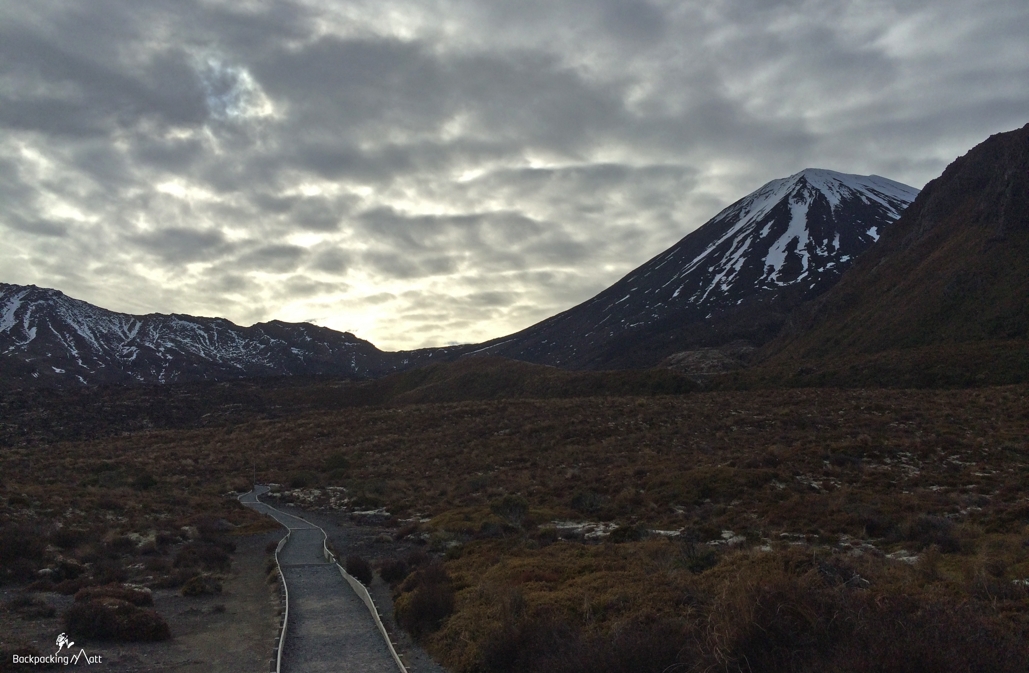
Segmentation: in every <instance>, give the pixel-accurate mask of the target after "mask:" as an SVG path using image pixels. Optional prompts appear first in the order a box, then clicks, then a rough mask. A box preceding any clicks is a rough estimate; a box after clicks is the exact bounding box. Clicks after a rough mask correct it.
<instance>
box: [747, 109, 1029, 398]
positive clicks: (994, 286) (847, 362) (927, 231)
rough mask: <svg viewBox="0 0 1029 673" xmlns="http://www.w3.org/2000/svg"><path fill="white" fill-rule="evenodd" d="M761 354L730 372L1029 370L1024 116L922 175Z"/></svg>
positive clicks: (890, 379) (788, 376)
mask: <svg viewBox="0 0 1029 673" xmlns="http://www.w3.org/2000/svg"><path fill="white" fill-rule="evenodd" d="M762 357H763V358H764V362H763V364H762V366H761V367H760V368H759V369H757V370H755V371H754V372H751V373H749V374H747V375H738V376H737V378H741V379H746V378H748V377H749V378H750V379H751V380H759V379H760V380H764V381H766V382H771V381H778V380H783V379H785V380H787V381H791V382H793V383H826V382H842V383H855V384H865V383H873V384H885V385H898V384H899V385H937V384H945V385H950V384H958V385H959V384H968V383H976V382H1013V381H1024V380H1029V125H1027V126H1025V127H1023V128H1021V129H1018V130H1016V131H1011V132H1008V133H1000V134H997V135H994V136H991V137H990V138H989V139H988V140H986V141H985V142H983V143H981V144H980V145H978V146H976V147H975V148H973V149H972V150H971V151H969V152H968V153H967V154H965V155H964V156H962V157H960V158H959V159H957V160H955V161H954V162H953V163H952V164H951V165H950V166H948V167H947V169H946V170H945V171H944V172H943V174H942V175H941V176H940V177H939V178H937V179H936V180H933V181H932V182H930V183H929V184H928V185H926V187H925V189H923V190H922V192H921V194H919V196H918V198H917V199H915V202H914V203H913V204H912V205H911V206H910V207H909V208H908V209H907V210H906V211H905V212H904V214H903V216H902V217H901V218H900V220H898V221H897V223H896V224H894V225H893V226H892V227H890V228H889V229H887V230H886V231H885V232H884V233H883V236H882V238H881V239H880V240H879V242H878V243H876V244H875V245H873V246H872V247H871V248H870V249H869V251H868V252H867V253H866V254H865V255H864V256H862V257H861V258H860V259H859V260H858V261H857V262H856V263H855V264H854V266H853V267H852V268H851V269H850V270H849V271H848V272H847V273H846V274H844V276H843V277H842V278H841V280H840V282H839V283H838V284H837V285H836V286H835V287H834V288H832V289H831V290H830V291H829V292H827V293H826V294H824V295H822V296H821V297H819V298H818V299H815V300H814V301H812V302H811V303H810V304H808V305H806V306H805V307H803V308H802V309H800V310H798V311H797V312H796V313H794V314H793V315H792V316H791V318H790V320H789V321H788V323H787V326H786V328H785V329H784V330H783V332H782V333H781V334H780V336H779V337H778V338H777V339H776V340H775V341H773V342H772V343H770V344H769V345H768V346H767V347H766V348H765V350H764V352H763V353H762Z"/></svg>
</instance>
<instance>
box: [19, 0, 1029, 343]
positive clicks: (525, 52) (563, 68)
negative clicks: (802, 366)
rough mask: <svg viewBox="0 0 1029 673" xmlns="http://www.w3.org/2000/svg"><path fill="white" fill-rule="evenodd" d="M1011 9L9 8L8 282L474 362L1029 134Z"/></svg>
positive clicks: (1000, 3) (559, 1) (944, 3)
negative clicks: (744, 208) (875, 181)
mask: <svg viewBox="0 0 1029 673" xmlns="http://www.w3.org/2000/svg"><path fill="white" fill-rule="evenodd" d="M1027 36H1029V4H1027V3H1026V0H980V1H979V2H969V1H968V0H925V1H922V0H916V1H907V0H888V1H887V0H883V1H865V0H851V1H850V2H846V1H841V0H802V1H783V0H774V1H772V0H704V1H703V2H699V1H698V2H671V1H661V0H469V1H467V2H462V1H460V0H416V1H415V0H411V1H407V0H367V1H365V0H354V1H347V0H339V1H333V0H317V1H316V2H315V1H312V2H303V1H296V2H287V1H283V2H263V1H260V0H231V1H228V2H219V1H218V0H147V1H146V2H114V1H107V0H88V1H86V2H83V1H82V0H73V1H68V2H60V1H54V2H51V1H47V0H32V1H31V2H22V1H20V0H0V281H3V282H9V283H19V284H29V283H34V284H36V285H40V286H46V287H55V288H58V289H60V290H62V291H64V292H65V293H67V294H69V295H71V296H73V297H77V298H80V299H84V300H86V301H89V302H91V303H94V304H98V305H100V306H103V307H105V308H110V309H114V310H119V311H126V312H130V313H147V312H161V313H170V312H178V313H190V314H194V315H209V316H211V315H218V316H223V317H226V318H229V319H230V320H233V321H235V322H237V323H240V324H245V325H249V324H251V323H254V322H257V321H262V320H271V319H281V320H288V321H311V322H315V323H317V324H320V325H325V326H328V327H332V328H335V329H340V330H348V331H351V332H354V333H355V334H357V335H358V336H359V337H362V338H365V339H369V340H371V341H372V342H373V343H375V344H376V345H377V346H379V347H380V348H385V349H390V350H393V349H400V348H414V347H419V346H430V345H443V344H446V343H451V342H474V341H481V340H485V339H487V338H492V337H496V336H501V335H503V334H506V333H509V332H513V331H515V330H518V329H521V328H523V327H527V326H528V325H530V324H532V323H535V322H537V321H539V320H541V319H543V318H545V317H548V316H550V315H552V314H554V313H556V312H558V311H560V310H563V309H565V308H568V307H570V306H572V305H574V304H576V303H578V302H580V301H583V300H585V299H587V298H589V297H590V296H592V295H593V294H595V293H597V292H598V291H600V290H602V289H603V288H605V287H606V286H608V285H610V284H611V283H612V282H614V281H615V280H617V279H618V278H620V277H621V276H622V275H624V274H625V273H627V272H628V271H630V270H631V269H633V268H635V267H636V266H638V265H639V264H641V263H643V262H644V261H646V260H647V259H649V258H650V257H652V256H653V255H655V254H657V253H658V252H660V251H662V250H664V249H665V248H667V247H669V246H671V245H672V244H673V243H675V242H676V241H677V240H679V239H680V238H682V236H684V235H685V234H687V233H689V232H690V231H692V230H693V229H695V228H697V227H698V226H700V225H701V224H703V223H704V222H705V221H707V220H708V219H709V218H711V217H712V216H713V215H714V214H715V213H716V212H718V211H719V210H721V209H722V208H723V207H725V206H727V205H728V204H730V203H731V202H733V201H735V200H736V199H738V198H740V197H742V196H744V195H746V194H747V193H749V192H751V191H753V190H755V189H757V188H758V187H760V186H761V185H762V184H763V183H765V182H767V181H768V180H771V179H774V178H777V177H783V176H786V175H790V174H792V173H795V172H797V171H799V170H801V169H803V168H805V167H809V166H812V167H820V168H830V169H834V170H838V171H843V172H846V173H859V174H869V173H876V174H879V175H883V176H886V177H889V178H892V179H895V180H899V181H901V182H904V183H907V184H909V185H913V186H915V187H922V186H923V185H924V184H925V183H926V182H927V181H928V180H930V179H932V178H934V177H936V176H937V175H939V173H940V172H941V171H942V170H943V168H944V167H945V166H946V165H947V164H948V163H949V162H950V161H951V160H953V159H954V158H955V157H956V156H958V155H960V154H963V153H964V152H966V151H967V150H968V149H970V148H971V147H972V146H973V145H975V144H977V143H978V142H980V141H982V140H984V139H985V138H986V137H987V136H989V135H990V134H993V133H997V132H1000V131H1008V130H1011V129H1013V128H1017V127H1020V126H1022V125H1024V124H1025V123H1027V122H1029V37H1027Z"/></svg>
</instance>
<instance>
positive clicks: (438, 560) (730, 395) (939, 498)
mask: <svg viewBox="0 0 1029 673" xmlns="http://www.w3.org/2000/svg"><path fill="white" fill-rule="evenodd" d="M1027 398H1029V388H1027V387H1026V386H1004V387H991V388H978V389H964V390H833V389H793V390H761V391H742V392H740V391H737V392H708V393H692V394H686V395H675V396H648V397H593V398H573V399H548V400H533V399H518V400H492V401H482V402H475V401H469V402H454V403H447V404H431V403H424V404H408V405H393V406H379V407H365V408H349V409H347V408H344V409H334V410H333V409H329V410H325V409H321V410H318V409H315V410H311V409H305V410H298V411H297V412H296V413H289V412H288V409H287V410H279V412H278V413H279V415H278V417H275V418H269V417H254V416H250V417H247V416H246V415H245V414H243V415H242V416H243V417H244V418H246V422H239V423H234V422H231V420H226V421H224V422H220V423H219V424H215V425H211V426H208V427H196V426H195V424H194V425H191V426H190V427H181V428H177V427H166V428H164V429H161V430H142V431H140V430H136V429H132V431H131V432H128V433H127V434H116V433H113V432H112V433H109V434H108V436H106V437H100V438H97V439H89V440H76V441H54V442H51V443H45V444H43V445H40V444H39V443H38V438H39V437H40V434H39V433H33V432H32V428H31V427H27V428H25V432H21V431H20V430H18V431H17V432H8V434H7V436H8V437H15V438H16V437H17V436H26V437H35V438H37V439H36V442H37V443H34V444H32V445H28V444H25V445H18V443H17V441H16V439H15V440H9V442H8V446H6V447H5V448H4V453H3V459H2V464H0V473H2V474H3V475H4V481H3V486H2V488H3V492H2V495H3V499H2V500H0V504H2V511H0V521H2V525H3V531H5V532H4V534H5V535H7V534H11V535H13V534H14V533H24V532H26V531H30V530H31V531H35V534H37V535H38V536H41V539H43V540H44V541H47V542H48V545H47V544H44V545H43V546H42V547H40V548H38V549H36V548H34V549H21V548H18V549H17V550H15V549H13V548H11V547H9V546H5V545H0V554H5V555H6V556H5V557H4V568H5V569H7V570H8V572H7V574H6V577H5V579H6V581H7V583H8V584H7V586H19V587H20V586H24V585H25V584H26V583H27V582H29V581H33V580H36V581H38V579H37V578H38V574H37V571H38V570H39V569H41V568H52V569H57V570H59V569H60V562H61V561H60V559H61V558H66V559H70V560H71V561H77V562H79V563H83V564H91V565H90V566H89V568H88V569H87V570H86V571H85V572H84V573H83V577H85V578H87V579H90V578H92V579H91V581H92V580H95V581H97V582H99V581H100V580H101V579H108V578H107V577H102V575H103V572H114V571H115V570H116V568H115V569H113V570H112V566H119V567H122V568H125V569H127V570H125V573H123V577H124V579H122V580H120V581H130V582H131V581H133V580H134V577H133V575H132V573H133V572H135V571H133V570H131V568H132V567H133V566H136V565H139V564H144V565H145V564H146V563H151V565H153V566H155V567H158V566H161V564H160V563H158V562H156V561H147V558H148V555H149V557H156V558H164V559H166V563H167V565H168V566H169V567H168V568H165V569H164V570H162V571H161V572H162V573H164V574H163V575H162V576H161V577H165V576H168V577H171V576H173V575H175V573H176V571H177V570H179V569H181V568H176V567H175V566H176V564H177V560H181V559H179V557H180V556H182V554H181V547H182V546H183V545H188V544H191V543H193V544H195V545H202V544H211V545H216V544H217V540H215V539H214V538H211V540H210V541H209V542H205V541H204V540H205V537H204V531H205V530H207V531H210V530H214V529H217V528H218V527H219V526H218V525H214V524H216V523H218V522H219V521H221V520H224V521H225V522H227V523H228V524H229V527H231V530H233V531H237V532H239V531H244V532H245V531H246V530H248V529H249V527H255V526H260V525H261V524H260V523H259V522H258V521H255V520H254V519H253V518H251V517H250V515H249V514H248V513H246V512H241V511H239V510H240V509H241V508H238V507H236V506H234V505H233V503H232V502H231V501H230V500H229V499H226V498H225V497H224V494H225V493H226V492H227V491H229V490H239V489H242V488H243V487H244V485H245V482H246V480H247V479H248V478H249V477H251V476H252V475H253V471H254V468H255V466H256V470H257V476H258V479H259V480H260V481H265V482H272V483H277V484H279V485H280V486H279V487H278V488H277V489H276V490H277V496H276V497H277V498H278V500H279V501H280V502H287V503H288V502H292V503H295V504H296V505H297V506H300V507H304V508H307V509H311V510H315V509H321V510H323V511H324V512H325V515H326V516H335V517H338V516H346V517H347V518H348V520H349V521H352V522H354V523H361V522H375V523H376V524H377V525H381V526H383V528H381V529H379V530H378V531H377V532H376V537H377V538H378V539H379V540H380V542H379V543H378V547H377V546H376V543H375V542H374V540H375V538H373V539H372V542H370V543H368V542H367V541H365V543H362V544H363V546H361V547H358V548H356V549H357V551H358V552H359V553H360V555H362V556H363V557H364V558H365V559H366V560H369V561H371V562H372V566H374V567H377V568H378V570H379V574H380V576H381V577H382V578H384V579H388V580H390V583H391V584H392V586H393V595H394V598H395V608H396V619H397V622H398V623H399V624H400V626H401V627H402V628H404V629H405V630H406V631H407V632H408V633H410V634H412V636H413V637H414V638H415V639H417V640H418V641H419V642H421V643H422V644H424V645H425V647H426V648H427V649H428V650H429V652H430V653H432V654H433V655H434V656H435V657H436V658H437V660H438V661H440V662H441V663H443V664H444V665H445V666H446V667H448V668H449V669H450V670H454V671H461V672H466V671H467V672H469V673H471V672H473V671H483V672H485V671H516V670H517V671H527V670H536V671H550V670H555V671H556V670H562V671H569V670H571V671H574V670H584V671H585V670H591V671H598V670H599V671H611V672H614V671H622V670H634V671H645V670H664V669H665V667H667V666H670V665H676V666H678V667H679V670H687V671H689V670H697V671H700V670H748V668H747V667H750V668H751V669H752V670H762V671H780V670H781V671H805V670H830V671H858V670H882V671H921V670H926V671H928V670H955V671H957V670H996V671H1006V670H1012V671H1014V670H1019V671H1024V670H1025V666H1026V664H1027V663H1029V651H1027V648H1026V638H1025V636H1026V633H1027V626H1029V594H1027V589H1029V586H1027V584H1029V495H1027V491H1026V489H1025V484H1026V483H1027V478H1029V446H1027V437H1029V399H1027ZM262 403H263V404H268V403H269V402H268V400H267V399H265V400H264V401H263V402H262ZM244 411H245V410H244ZM35 415H36V416H37V417H38V416H39V415H40V414H38V413H36V414H35ZM8 427H10V426H8ZM64 436H67V433H65V435H64ZM198 517H200V518H204V520H203V521H200V520H197V519H198ZM205 521H206V523H205ZM58 524H60V526H61V528H60V529H58V528H57V525H58ZM219 525H220V526H221V527H222V528H229V527H226V526H225V525H223V524H219ZM183 526H185V527H186V528H187V529H188V528H189V527H190V526H193V527H194V528H197V529H198V533H199V536H198V537H196V538H195V539H193V540H187V539H186V538H188V537H189V536H188V535H185V534H184V533H183V532H182V530H183ZM60 530H64V531H66V532H65V533H61V532H59V531H60ZM75 530H83V531H89V534H88V536H87V537H86V538H81V537H76V536H75V535H71V534H69V533H68V532H67V531H75ZM330 532H331V531H330ZM211 535H213V533H212V534H211ZM215 537H217V536H215ZM4 539H7V538H4ZM126 539H128V540H131V541H132V543H131V545H130V544H129V543H128V542H125V540H126ZM161 540H164V541H165V543H164V544H161V543H160V541H161ZM397 541H399V542H397ZM148 542H154V545H153V548H151V547H149V546H147V545H148ZM402 545H407V547H403V548H402ZM203 549H207V547H203V548H202V549H201V548H198V549H197V550H194V552H195V553H194V552H191V554H193V555H192V556H191V555H190V554H186V555H185V557H186V558H185V560H182V562H181V563H178V565H179V566H180V567H184V566H188V565H189V562H190V559H191V558H194V557H196V555H197V554H200V552H201V551H203ZM205 553H206V552H205ZM211 553H212V554H213V552H211ZM343 553H344V555H346V554H347V553H348V552H347V551H346V550H344V551H343ZM202 556H203V554H200V557H202ZM214 556H217V555H216V554H214ZM200 557H197V558H200ZM197 564H198V565H197ZM197 564H195V568H196V572H199V573H200V574H212V573H216V571H215V569H206V568H204V567H203V562H202V561H197ZM105 569H106V570H105ZM114 574H115V575H117V574H118V573H117V572H114ZM55 579H56V577H55ZM180 579H181V577H180ZM136 581H139V579H138V578H136ZM162 581H166V580H162V579H161V578H158V579H156V580H154V582H157V583H160V582H162ZM377 581H378V580H377ZM153 647H156V645H155V646H153Z"/></svg>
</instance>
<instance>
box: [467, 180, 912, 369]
mask: <svg viewBox="0 0 1029 673" xmlns="http://www.w3.org/2000/svg"><path fill="white" fill-rule="evenodd" d="M917 194H918V190H917V189H914V188H912V187H908V186H907V185H903V184H901V183H899V182H895V181H893V180H888V179H886V178H883V177H879V176H877V175H871V176H861V175H848V174H845V173H837V172H835V171H829V170H824V169H815V168H809V169H805V170H803V171H801V172H799V173H797V174H795V175H791V176H789V177H787V178H782V179H779V180H773V181H772V182H769V183H768V184H766V185H764V186H763V187H761V188H760V189H758V190H757V191H755V192H753V193H752V194H750V195H748V196H746V197H744V198H742V199H740V200H739V201H737V202H736V203H734V204H732V205H731V206H729V207H728V208H726V209H725V210H723V211H722V212H720V213H718V214H717V215H716V216H715V217H714V218H712V219H711V220H710V221H709V222H708V223H707V224H705V225H704V226H702V227H700V228H699V229H697V230H696V231H694V232H692V233H690V234H689V235H687V236H686V237H685V238H683V239H682V240H681V241H679V242H678V243H677V244H675V245H674V246H672V247H671V248H669V249H668V250H667V251H665V252H663V253H661V254H660V255H658V256H657V257H655V258H654V259H652V260H650V261H649V262H647V263H646V264H644V265H643V266H641V267H639V268H637V269H636V270H635V271H632V272H631V273H630V274H629V275H627V276H626V277H625V278H623V279H622V280H620V281H618V282H617V283H615V284H614V285H612V286H611V287H610V288H608V289H607V290H604V291H603V292H601V293H600V294H599V295H597V296H596V297H594V298H593V299H590V300H588V301H586V302H584V303H582V304H580V305H578V306H576V307H574V308H572V309H569V310H568V311H565V312H564V313H561V314H559V315H557V316H554V317H553V318H549V319H548V320H545V321H543V322H541V323H539V324H537V325H534V326H533V327H530V328H528V329H527V330H524V331H522V332H519V333H518V334H516V335H513V336H512V337H506V338H505V339H500V340H497V341H495V342H492V343H490V344H487V345H486V348H485V349H484V352H488V353H493V354H497V355H504V356H507V357H512V358H516V359H520V360H528V361H531V362H539V363H542V364H551V365H560V366H566V367H576V368H594V367H622V366H650V365H653V364H656V363H657V361H659V360H660V359H661V358H662V357H664V356H666V355H668V354H670V353H672V352H676V351H677V350H684V349H687V348H690V347H694V346H709V345H720V344H724V343H726V342H728V341H729V340H732V339H735V338H742V339H746V340H749V341H751V342H752V343H760V342H763V341H765V340H767V339H769V338H771V336H773V335H774V332H775V330H777V329H778V326H779V325H780V324H781V322H782V320H783V319H784V317H785V313H786V312H787V311H788V310H790V309H791V308H793V307H795V306H796V305H797V304H799V303H800V302H801V301H803V300H805V299H809V298H811V297H813V296H815V295H817V294H820V293H821V292H823V291H825V290H826V289H828V288H829V287H830V286H832V285H833V284H834V283H835V282H836V280H837V279H838V278H839V277H840V274H841V273H842V272H843V271H844V270H845V269H846V268H847V267H848V266H849V265H850V263H851V261H852V260H853V259H854V258H855V257H857V256H858V255H860V254H861V253H863V252H864V251H865V250H867V249H868V247H869V246H870V245H871V244H872V243H873V242H875V241H876V240H877V239H878V237H879V232H880V231H881V230H882V229H883V228H884V227H887V226H889V225H890V224H891V223H892V222H894V221H895V220H896V219H897V218H898V217H899V216H900V213H901V212H902V211H903V210H904V208H906V207H907V205H908V204H909V203H911V202H912V201H913V200H914V198H915V196H916V195H917Z"/></svg>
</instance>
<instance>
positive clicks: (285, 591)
mask: <svg viewBox="0 0 1029 673" xmlns="http://www.w3.org/2000/svg"><path fill="white" fill-rule="evenodd" d="M253 492H254V489H250V490H249V491H248V492H246V493H241V494H240V495H238V496H236V500H239V502H240V504H241V505H242V504H243V501H242V500H240V499H241V498H242V497H243V496H244V495H249V494H250V493H253ZM254 499H255V500H256V501H257V502H259V503H261V501H260V496H259V495H255V496H254ZM261 504H262V505H265V507H271V506H270V505H267V504H265V503H261ZM272 509H274V507H272ZM285 528H286V534H285V535H283V536H282V539H281V540H279V544H278V545H276V546H275V570H276V572H278V573H279V586H280V587H281V589H282V591H281V594H282V597H283V598H282V602H283V606H284V607H283V611H282V629H281V630H280V631H279V644H278V645H276V646H275V649H274V651H273V652H272V655H273V656H274V657H275V668H274V669H272V670H273V671H274V673H282V648H283V646H284V645H285V644H286V626H287V625H288V624H289V587H288V586H286V576H285V575H284V574H283V573H282V566H281V565H280V564H279V552H280V551H282V548H283V547H284V546H286V541H287V540H289V536H290V534H291V531H290V529H289V527H288V526H286V527H285ZM323 532H324V531H323ZM405 673H406V672H405Z"/></svg>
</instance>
